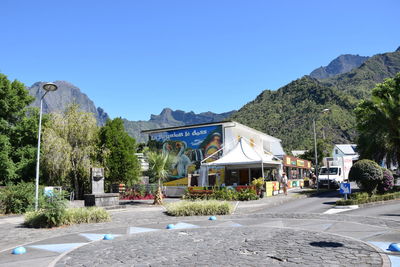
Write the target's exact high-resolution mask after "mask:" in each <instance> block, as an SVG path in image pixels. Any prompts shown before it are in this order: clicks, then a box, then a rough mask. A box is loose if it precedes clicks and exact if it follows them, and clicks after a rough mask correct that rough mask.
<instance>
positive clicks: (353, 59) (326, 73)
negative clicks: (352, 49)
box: [310, 54, 369, 79]
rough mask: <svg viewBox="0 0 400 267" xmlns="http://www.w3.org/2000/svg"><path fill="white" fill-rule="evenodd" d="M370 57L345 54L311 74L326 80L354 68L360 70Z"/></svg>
mask: <svg viewBox="0 0 400 267" xmlns="http://www.w3.org/2000/svg"><path fill="white" fill-rule="evenodd" d="M368 58H369V57H363V56H359V55H351V54H344V55H340V56H338V57H337V58H335V59H334V60H332V61H331V62H330V63H329V64H328V65H327V66H325V67H319V68H317V69H315V70H313V71H312V72H311V73H310V76H311V77H313V78H316V79H325V78H329V77H332V76H335V75H338V74H342V73H346V72H349V71H351V70H352V69H354V68H358V67H359V66H361V64H363V63H364V62H365V61H366V60H367V59H368Z"/></svg>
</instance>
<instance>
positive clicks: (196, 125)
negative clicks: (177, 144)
mask: <svg viewBox="0 0 400 267" xmlns="http://www.w3.org/2000/svg"><path fill="white" fill-rule="evenodd" d="M225 123H234V124H235V125H236V124H237V125H240V126H242V127H245V128H247V129H249V130H251V131H253V132H257V133H259V134H261V135H265V136H267V137H269V138H271V139H274V140H275V141H278V142H280V141H281V140H280V139H279V138H276V137H273V136H271V135H268V134H266V133H263V132H261V131H258V130H256V129H254V128H251V127H249V126H246V125H244V124H241V123H239V122H237V121H232V120H226V121H219V122H208V123H199V124H191V125H183V126H175V127H167V128H158V129H151V130H143V131H141V133H147V134H152V133H159V132H165V131H171V130H181V129H189V128H194V127H201V126H211V125H219V124H225Z"/></svg>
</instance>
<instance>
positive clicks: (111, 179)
mask: <svg viewBox="0 0 400 267" xmlns="http://www.w3.org/2000/svg"><path fill="white" fill-rule="evenodd" d="M99 136H100V146H101V148H103V149H106V150H107V156H106V159H105V166H106V170H107V172H106V180H107V182H108V183H125V184H128V185H132V184H134V183H136V182H137V181H138V180H139V175H140V164H139V161H138V159H137V157H136V155H135V153H136V150H137V146H136V141H135V139H134V138H132V137H130V136H129V135H128V133H127V132H126V131H125V128H124V123H123V120H122V119H121V118H116V119H113V120H108V121H107V122H106V125H105V126H104V127H102V128H101V129H100V134H99Z"/></svg>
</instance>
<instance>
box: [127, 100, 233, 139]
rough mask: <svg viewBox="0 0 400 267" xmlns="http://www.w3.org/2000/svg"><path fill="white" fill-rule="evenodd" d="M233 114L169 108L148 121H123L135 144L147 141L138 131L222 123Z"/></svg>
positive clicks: (230, 112)
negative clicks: (135, 141)
mask: <svg viewBox="0 0 400 267" xmlns="http://www.w3.org/2000/svg"><path fill="white" fill-rule="evenodd" d="M234 112H236V111H229V112H225V113H220V114H217V113H213V112H210V111H209V112H202V113H199V114H196V113H194V112H193V111H191V112H185V111H182V110H175V111H174V110H172V109H170V108H164V109H163V110H162V111H161V113H160V114H159V115H153V114H152V115H151V117H150V120H148V121H129V120H126V119H124V125H125V130H126V131H127V132H128V134H129V135H130V136H132V137H134V138H135V139H136V140H137V142H146V141H147V139H148V137H147V135H142V134H141V133H140V131H143V130H150V129H157V128H166V127H175V126H183V125H190V124H199V123H208V122H218V121H223V120H225V119H227V118H228V117H230V116H232V115H233V114H234Z"/></svg>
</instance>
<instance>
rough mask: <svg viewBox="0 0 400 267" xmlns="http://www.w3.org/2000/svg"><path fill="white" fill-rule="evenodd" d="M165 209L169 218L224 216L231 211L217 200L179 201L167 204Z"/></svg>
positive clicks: (230, 207) (227, 205)
mask: <svg viewBox="0 0 400 267" xmlns="http://www.w3.org/2000/svg"><path fill="white" fill-rule="evenodd" d="M166 208H167V214H168V215H171V216H195V215H226V214H231V213H232V211H233V207H232V205H230V204H229V203H228V202H225V201H217V200H199V201H179V202H175V203H171V204H168V205H167V206H166Z"/></svg>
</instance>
